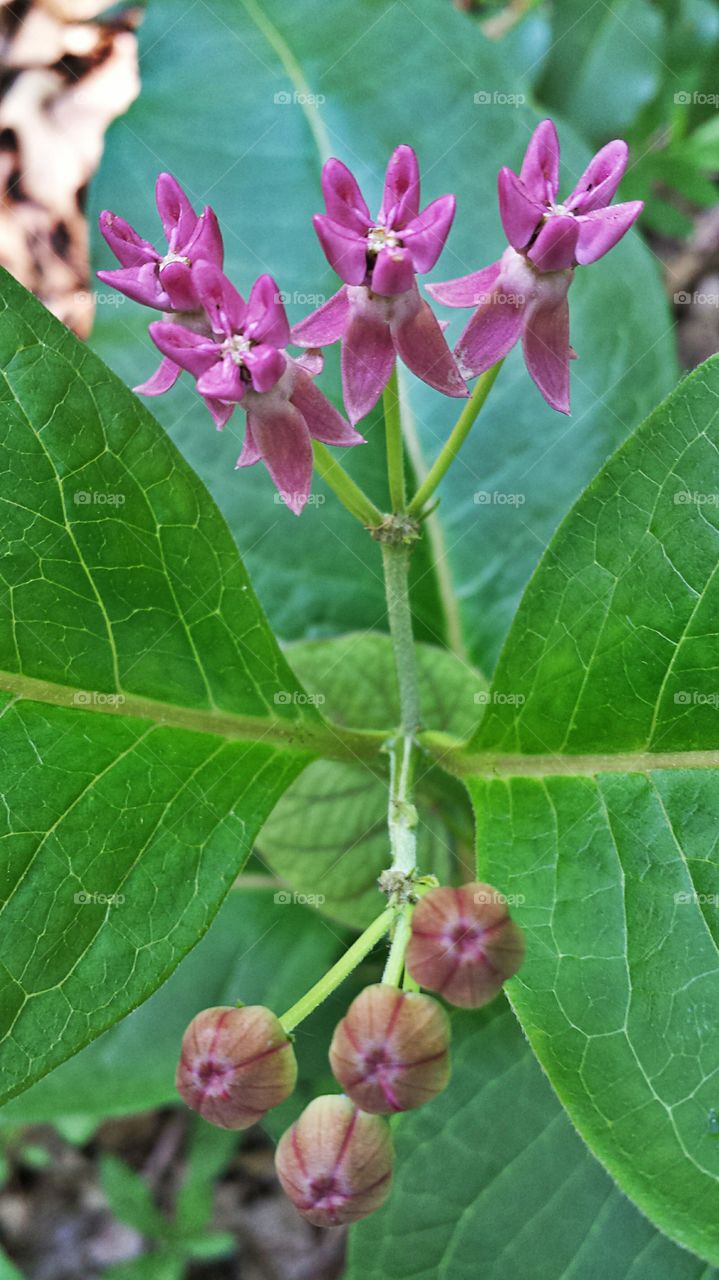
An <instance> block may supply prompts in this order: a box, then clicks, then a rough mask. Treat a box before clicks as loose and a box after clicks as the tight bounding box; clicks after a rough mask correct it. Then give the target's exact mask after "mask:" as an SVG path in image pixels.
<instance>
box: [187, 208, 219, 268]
mask: <svg viewBox="0 0 719 1280" xmlns="http://www.w3.org/2000/svg"><path fill="white" fill-rule="evenodd" d="M184 252H185V256H186V257H188V258H189V259H190V261H191V262H199V261H200V259H202V261H203V262H211V263H213V265H214V266H216V267H221V266H222V259H223V257H224V252H225V251H224V246H223V243H222V232H221V231H220V224H219V222H218V221H217V214H216V213H215V211H214V209H210V208H207V209H204V210H203V212H202V214H201V215H200V217H199V218H198V219H197V226H196V227H195V230H194V231H193V233H192V235H191V237H190V239H189V240H188V242H187V244H186V245H185V250H184Z"/></svg>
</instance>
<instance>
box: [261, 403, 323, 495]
mask: <svg viewBox="0 0 719 1280" xmlns="http://www.w3.org/2000/svg"><path fill="white" fill-rule="evenodd" d="M247 422H248V426H249V427H250V430H251V431H252V438H253V440H254V443H255V446H256V448H257V449H258V450H259V452H260V454H261V455H262V460H263V462H264V464H265V466H266V467H267V470H268V471H269V473H270V475H271V476H272V479H273V481H274V483H275V485H276V486H277V489H278V490H279V492H280V494H281V495H282V498H283V501H284V502H285V504H286V505H287V506H288V507H289V509H290V511H293V512H294V513H295V515H296V516H299V515H301V514H302V511H303V508H304V507H305V505H306V503H307V499H308V498H309V496H310V488H311V485H312V441H311V439H310V433H309V430H308V428H307V423H306V422H305V420H304V418H303V416H302V414H301V413H300V411H299V409H296V408H295V406H294V405H293V404H290V402H289V401H288V400H280V399H279V397H275V396H273V395H272V394H271V393H270V395H269V397H268V399H267V402H266V403H265V404H263V402H262V400H255V401H254V402H253V406H252V412H251V413H248V417H247Z"/></svg>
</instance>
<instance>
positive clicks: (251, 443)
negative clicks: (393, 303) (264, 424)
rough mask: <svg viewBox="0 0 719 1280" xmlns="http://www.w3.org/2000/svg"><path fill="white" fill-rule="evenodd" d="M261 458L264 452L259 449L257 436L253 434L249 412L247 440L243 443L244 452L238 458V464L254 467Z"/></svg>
mask: <svg viewBox="0 0 719 1280" xmlns="http://www.w3.org/2000/svg"><path fill="white" fill-rule="evenodd" d="M261 458H262V454H261V453H260V451H259V449H258V448H257V445H256V444H255V438H254V436H253V434H252V428H251V426H250V418H249V414H248V415H247V426H246V428H245V440H244V443H243V445H242V453H241V454H240V456H239V458H238V459H237V466H238V467H254V465H255V463H256V462H259V461H260V459H261Z"/></svg>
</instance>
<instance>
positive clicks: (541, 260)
mask: <svg viewBox="0 0 719 1280" xmlns="http://www.w3.org/2000/svg"><path fill="white" fill-rule="evenodd" d="M578 237H579V223H578V222H577V219H576V218H574V217H572V215H571V214H568V215H567V216H566V217H564V216H562V215H561V214H556V215H554V216H552V217H550V218H547V221H546V222H545V224H544V226H543V227H542V230H541V231H540V233H539V235H538V236H537V239H536V240H535V242H534V244H533V245H532V247H531V249H530V250H529V252H528V253H527V257H528V258H529V259H530V260H531V261H532V262H533V263H534V265H535V267H536V268H537V270H538V271H564V270H565V269H566V268H567V267H571V266H573V265H574V262H575V260H576V249H577V239H578Z"/></svg>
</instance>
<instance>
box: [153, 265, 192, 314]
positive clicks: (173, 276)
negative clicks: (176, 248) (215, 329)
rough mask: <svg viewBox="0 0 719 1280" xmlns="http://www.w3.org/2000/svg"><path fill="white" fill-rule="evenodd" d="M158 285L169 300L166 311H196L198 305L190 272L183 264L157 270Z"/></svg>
mask: <svg viewBox="0 0 719 1280" xmlns="http://www.w3.org/2000/svg"><path fill="white" fill-rule="evenodd" d="M159 275H160V284H161V285H162V288H163V289H164V291H165V293H166V294H167V297H168V299H169V302H170V305H169V307H168V308H167V309H168V311H170V310H172V311H196V310H197V307H198V305H199V303H198V298H197V290H196V289H195V283H194V280H193V279H192V271H191V270H190V268H189V267H188V266H187V263H185V262H168V263H167V265H166V266H164V267H162V266H161V267H160V268H159Z"/></svg>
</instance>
